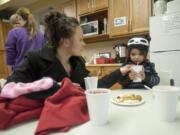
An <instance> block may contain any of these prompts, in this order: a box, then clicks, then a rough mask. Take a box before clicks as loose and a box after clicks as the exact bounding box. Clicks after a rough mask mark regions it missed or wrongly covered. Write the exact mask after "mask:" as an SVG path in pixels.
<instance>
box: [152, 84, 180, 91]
mask: <svg viewBox="0 0 180 135" xmlns="http://www.w3.org/2000/svg"><path fill="white" fill-rule="evenodd" d="M152 90H153V91H154V92H180V87H176V86H170V85H157V86H154V87H153V88H152Z"/></svg>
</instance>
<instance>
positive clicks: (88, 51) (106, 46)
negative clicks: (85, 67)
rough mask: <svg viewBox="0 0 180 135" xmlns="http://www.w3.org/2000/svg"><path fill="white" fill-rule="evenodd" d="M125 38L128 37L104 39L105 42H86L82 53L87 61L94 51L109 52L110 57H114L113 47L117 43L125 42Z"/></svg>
mask: <svg viewBox="0 0 180 135" xmlns="http://www.w3.org/2000/svg"><path fill="white" fill-rule="evenodd" d="M127 40H128V39H119V40H114V41H105V42H97V43H91V44H87V45H86V47H85V49H84V51H83V54H82V55H83V57H84V58H85V59H86V61H87V62H88V61H89V60H90V58H91V57H92V56H93V54H95V53H103V52H111V56H112V58H114V57H115V51H114V49H113V47H114V46H115V45H116V44H118V43H125V44H127Z"/></svg>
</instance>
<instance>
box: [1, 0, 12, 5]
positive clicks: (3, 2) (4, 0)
mask: <svg viewBox="0 0 180 135" xmlns="http://www.w3.org/2000/svg"><path fill="white" fill-rule="evenodd" d="M9 1H10V0H0V5H3V4H5V3H7V2H9Z"/></svg>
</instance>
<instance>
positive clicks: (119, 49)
mask: <svg viewBox="0 0 180 135" xmlns="http://www.w3.org/2000/svg"><path fill="white" fill-rule="evenodd" d="M113 49H114V50H115V54H116V57H115V59H116V62H117V63H124V62H125V60H126V55H127V45H126V44H123V43H120V44H117V45H115V46H114V47H113Z"/></svg>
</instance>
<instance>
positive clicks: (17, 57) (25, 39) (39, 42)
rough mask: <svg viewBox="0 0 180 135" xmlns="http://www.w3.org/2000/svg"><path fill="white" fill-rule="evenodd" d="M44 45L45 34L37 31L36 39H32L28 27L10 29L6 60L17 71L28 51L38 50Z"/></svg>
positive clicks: (6, 46) (6, 45)
mask: <svg viewBox="0 0 180 135" xmlns="http://www.w3.org/2000/svg"><path fill="white" fill-rule="evenodd" d="M43 45H44V36H43V34H42V33H41V32H37V35H36V37H35V38H34V39H32V40H30V39H29V35H28V32H27V30H26V28H23V27H17V28H14V29H12V30H10V31H9V33H8V38H7V41H6V44H5V48H6V62H7V64H8V65H11V66H12V70H13V71H15V70H16V69H17V68H18V67H19V66H20V65H21V63H22V61H23V59H24V55H25V54H26V52H28V51H33V50H38V49H40V48H41V47H42V46H43Z"/></svg>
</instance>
